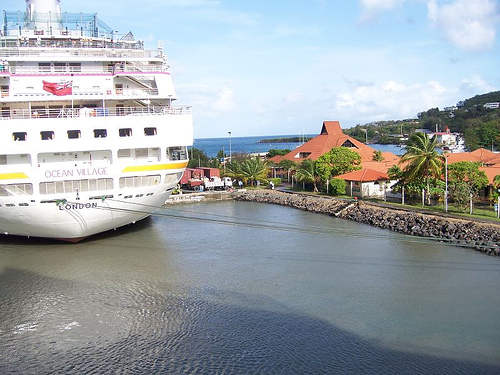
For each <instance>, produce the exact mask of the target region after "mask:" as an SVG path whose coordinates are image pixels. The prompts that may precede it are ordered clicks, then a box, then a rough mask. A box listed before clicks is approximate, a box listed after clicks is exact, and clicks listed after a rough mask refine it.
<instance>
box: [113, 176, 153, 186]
mask: <svg viewBox="0 0 500 375" xmlns="http://www.w3.org/2000/svg"><path fill="white" fill-rule="evenodd" d="M160 179H161V177H160V175H158V174H155V175H149V176H130V177H120V185H119V186H120V188H138V187H143V186H154V185H158V184H159V183H160Z"/></svg>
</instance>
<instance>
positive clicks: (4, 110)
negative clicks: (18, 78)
mask: <svg viewBox="0 0 500 375" xmlns="http://www.w3.org/2000/svg"><path fill="white" fill-rule="evenodd" d="M2 92H3V89H2ZM2 117H10V107H2Z"/></svg>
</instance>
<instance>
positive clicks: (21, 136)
mask: <svg viewBox="0 0 500 375" xmlns="http://www.w3.org/2000/svg"><path fill="white" fill-rule="evenodd" d="M27 138H28V134H26V132H15V133H12V139H13V140H14V141H25V140H26V139H27Z"/></svg>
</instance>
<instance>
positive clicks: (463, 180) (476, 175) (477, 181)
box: [448, 161, 489, 209]
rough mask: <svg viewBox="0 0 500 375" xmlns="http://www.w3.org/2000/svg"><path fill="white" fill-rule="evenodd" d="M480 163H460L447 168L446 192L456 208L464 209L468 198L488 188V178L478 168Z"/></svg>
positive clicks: (474, 196) (475, 196)
mask: <svg viewBox="0 0 500 375" xmlns="http://www.w3.org/2000/svg"><path fill="white" fill-rule="evenodd" d="M480 166H481V163H476V162H471V161H461V162H458V163H453V164H450V165H449V166H448V190H449V192H450V197H451V198H452V199H453V200H454V202H455V204H456V205H457V207H458V208H461V209H466V208H467V205H468V202H469V201H470V198H471V197H472V198H473V199H474V198H477V196H478V195H479V192H480V191H481V189H483V188H484V187H486V186H488V183H489V181H488V177H486V173H485V172H484V171H481V170H480V169H479V167H480Z"/></svg>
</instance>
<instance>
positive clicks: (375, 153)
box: [372, 150, 384, 161]
mask: <svg viewBox="0 0 500 375" xmlns="http://www.w3.org/2000/svg"><path fill="white" fill-rule="evenodd" d="M372 160H373V161H382V160H384V156H383V155H382V151H380V150H374V151H373V156H372Z"/></svg>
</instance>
